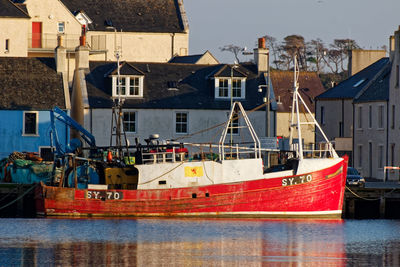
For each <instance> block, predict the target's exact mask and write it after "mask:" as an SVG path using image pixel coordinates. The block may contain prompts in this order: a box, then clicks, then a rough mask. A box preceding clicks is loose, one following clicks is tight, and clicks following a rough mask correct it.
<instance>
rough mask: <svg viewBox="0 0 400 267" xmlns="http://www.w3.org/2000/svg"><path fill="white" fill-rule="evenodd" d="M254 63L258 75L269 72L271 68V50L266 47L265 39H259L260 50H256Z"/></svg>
mask: <svg viewBox="0 0 400 267" xmlns="http://www.w3.org/2000/svg"><path fill="white" fill-rule="evenodd" d="M254 61H255V63H256V64H257V68H258V73H263V72H267V71H268V68H269V49H268V48H266V47H265V37H261V38H258V48H255V49H254Z"/></svg>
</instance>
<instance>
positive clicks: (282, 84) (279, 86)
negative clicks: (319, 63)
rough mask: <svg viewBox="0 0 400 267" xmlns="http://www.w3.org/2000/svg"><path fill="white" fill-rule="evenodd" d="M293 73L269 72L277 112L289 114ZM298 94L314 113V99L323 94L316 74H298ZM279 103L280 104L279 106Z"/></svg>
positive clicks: (322, 88)
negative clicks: (276, 102) (276, 103)
mask: <svg viewBox="0 0 400 267" xmlns="http://www.w3.org/2000/svg"><path fill="white" fill-rule="evenodd" d="M293 79H294V76H293V72H292V71H277V70H275V71H274V70H272V71H271V82H272V85H273V86H274V91H275V97H276V99H277V101H278V112H290V111H291V108H292V100H293ZM298 82H299V93H300V95H301V96H302V98H303V100H304V101H305V102H306V104H307V106H308V108H309V109H310V111H311V112H314V98H315V97H316V96H317V95H319V94H321V93H322V92H324V91H325V90H324V87H323V85H322V83H321V80H320V78H319V77H318V74H317V73H316V72H304V71H302V72H300V73H299V80H298ZM279 102H281V104H279Z"/></svg>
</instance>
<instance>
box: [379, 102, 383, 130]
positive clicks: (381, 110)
mask: <svg viewBox="0 0 400 267" xmlns="http://www.w3.org/2000/svg"><path fill="white" fill-rule="evenodd" d="M378 128H380V129H383V106H379V109H378Z"/></svg>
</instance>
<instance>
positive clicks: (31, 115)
mask: <svg viewBox="0 0 400 267" xmlns="http://www.w3.org/2000/svg"><path fill="white" fill-rule="evenodd" d="M23 123H24V124H23V129H22V135H38V113H37V112H32V111H31V112H29V111H25V112H24V122H23Z"/></svg>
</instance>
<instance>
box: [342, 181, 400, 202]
mask: <svg viewBox="0 0 400 267" xmlns="http://www.w3.org/2000/svg"><path fill="white" fill-rule="evenodd" d="M346 189H347V190H349V191H350V193H352V194H353V195H354V196H356V197H358V198H360V199H363V200H367V201H376V200H380V199H381V198H365V197H362V196H360V195H358V194H357V193H355V192H354V191H352V190H351V189H350V188H349V187H348V186H347V185H346ZM395 190H396V189H392V191H390V192H389V193H387V194H383V196H384V197H386V195H389V194H391V193H393V192H394V191H395Z"/></svg>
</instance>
